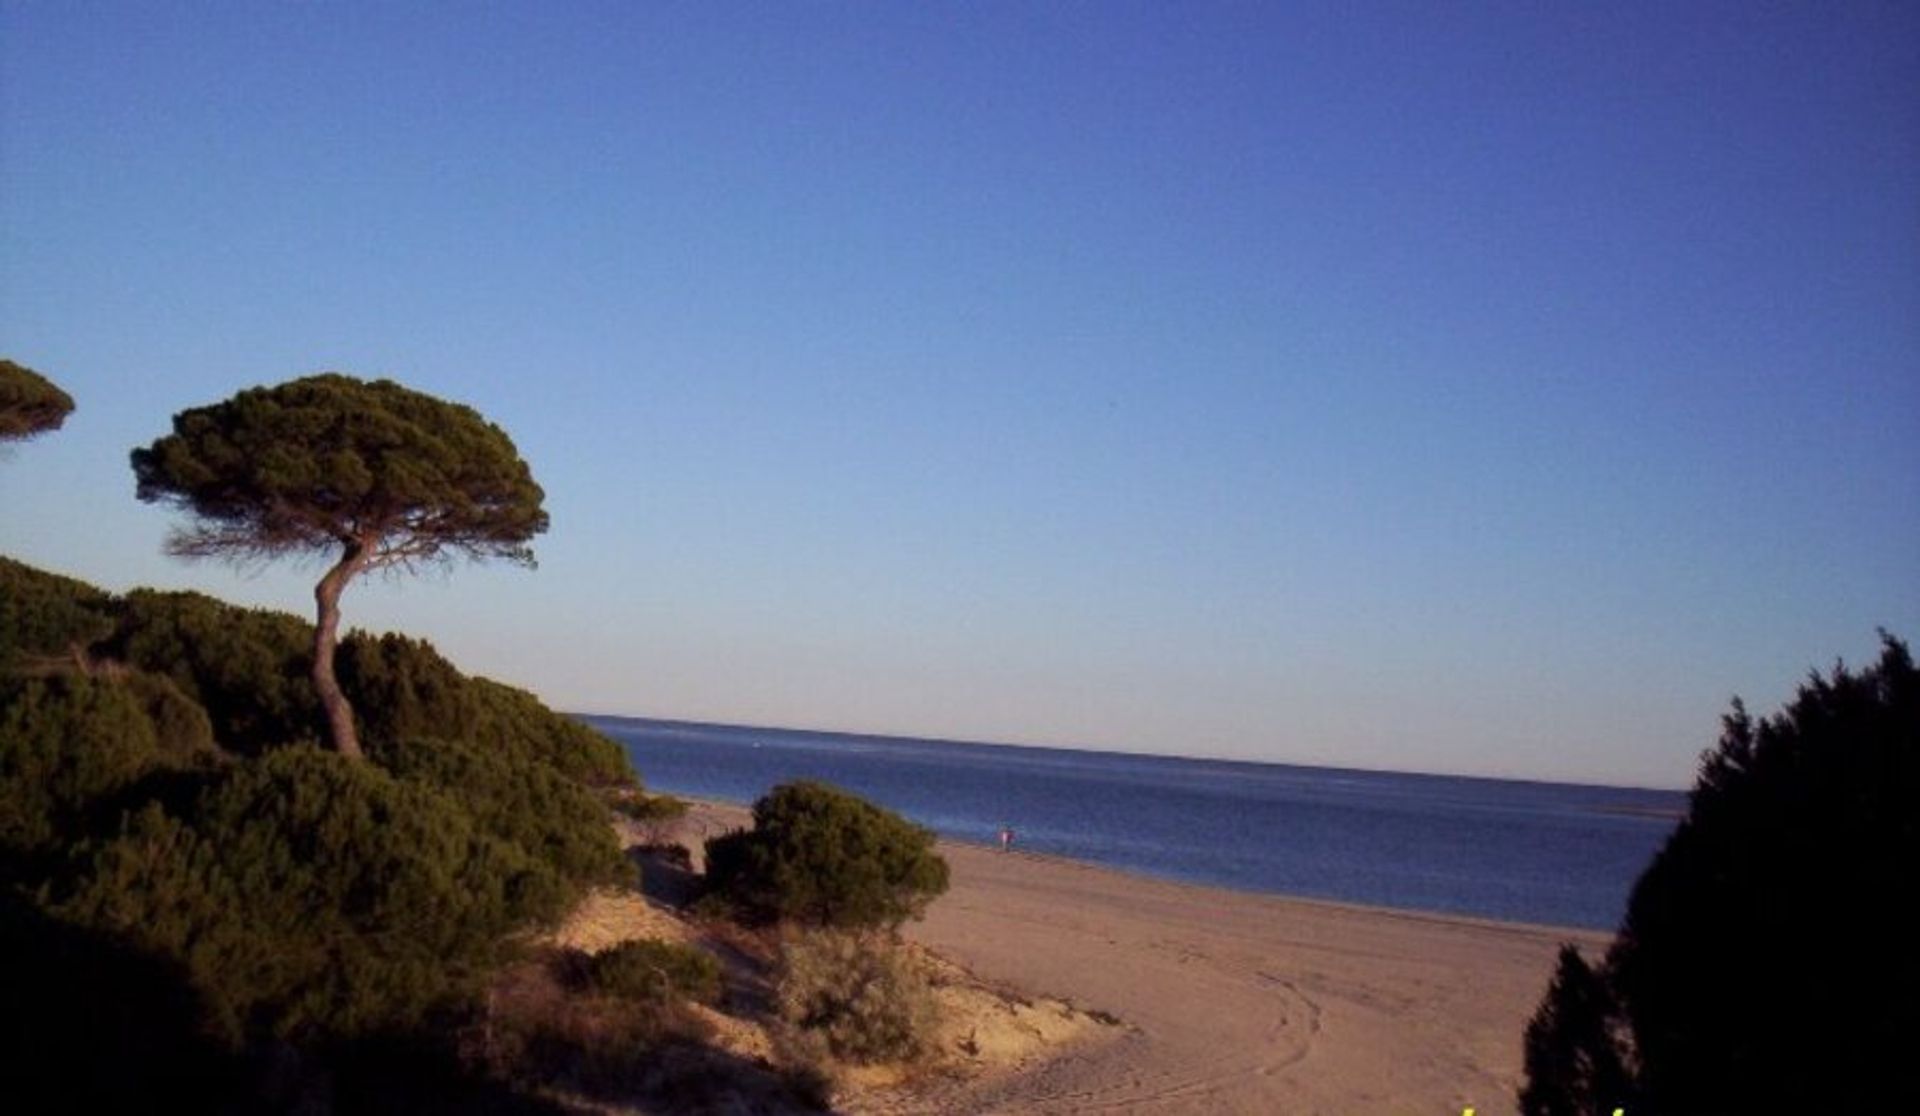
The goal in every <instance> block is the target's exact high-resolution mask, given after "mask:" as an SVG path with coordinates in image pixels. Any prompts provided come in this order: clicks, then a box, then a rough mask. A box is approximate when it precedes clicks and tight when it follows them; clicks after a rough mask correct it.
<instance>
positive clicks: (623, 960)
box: [586, 940, 720, 1004]
mask: <svg viewBox="0 0 1920 1116" xmlns="http://www.w3.org/2000/svg"><path fill="white" fill-rule="evenodd" d="M586 976H587V983H588V985H589V986H590V987H592V988H594V989H595V990H597V991H600V992H604V993H606V994H607V995H610V996H618V997H620V998H622V999H628V1000H640V1001H658V1000H662V999H667V998H670V997H673V996H681V997H684V998H686V999H689V1000H695V1001H698V1002H700V1003H703V1004H710V1003H714V1002H715V1001H717V1000H719V998H720V962H719V961H717V960H715V959H714V957H713V955H712V954H710V953H707V952H706V951H705V950H701V949H696V948H695V947H693V946H690V945H681V944H680V943H678V942H667V941H657V940H655V941H633V942H621V943H620V944H619V945H616V946H613V947H612V948H610V949H605V950H602V951H601V952H599V953H596V954H593V955H592V956H591V957H589V958H587V961H586Z"/></svg>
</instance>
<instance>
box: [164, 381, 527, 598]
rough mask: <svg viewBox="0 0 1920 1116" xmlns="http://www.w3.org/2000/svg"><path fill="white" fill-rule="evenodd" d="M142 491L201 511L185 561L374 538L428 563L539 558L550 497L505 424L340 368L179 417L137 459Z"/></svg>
mask: <svg viewBox="0 0 1920 1116" xmlns="http://www.w3.org/2000/svg"><path fill="white" fill-rule="evenodd" d="M132 460H133V471H134V476H135V478H136V479H137V481H138V484H137V488H136V493H137V495H138V496H139V497H140V499H142V500H145V501H165V502H167V503H171V504H174V505H177V506H178V507H180V508H181V509H183V510H185V511H187V512H190V513H191V514H192V515H193V516H194V517H195V519H196V521H197V524H196V526H195V527H193V528H190V529H187V530H185V531H183V532H181V533H180V534H179V535H178V536H176V541H175V548H176V550H178V551H180V552H182V553H187V554H213V553H240V554H261V553H265V554H280V553H287V552H291V551H300V550H308V551H321V552H328V553H337V552H338V551H339V550H340V542H341V540H342V539H343V538H348V537H362V536H366V537H368V538H369V539H370V541H372V542H374V543H375V544H377V548H378V549H380V550H382V551H383V552H387V553H390V554H392V555H393V556H394V557H396V558H397V559H401V560H407V561H412V560H419V559H425V558H431V557H434V556H436V555H438V554H439V553H440V552H441V551H442V550H445V549H454V550H458V551H463V552H465V553H467V554H470V555H473V556H475V557H504V558H508V559H511V560H515V561H522V562H530V561H531V560H532V552H531V550H530V549H529V548H528V546H527V540H529V539H531V538H532V537H533V536H534V535H537V534H539V533H541V532H542V531H545V530H546V529H547V513H546V512H545V511H544V510H543V509H542V508H541V501H542V499H543V498H544V494H543V493H542V492H541V491H540V486H539V485H537V484H535V483H534V481H533V475H532V473H531V471H529V470H528V468H527V464H526V462H524V461H522V460H521V459H520V455H519V452H518V451H517V450H515V448H514V445H513V442H512V441H511V440H510V439H509V438H508V437H507V435H506V433H505V432H504V431H502V430H501V429H500V428H499V427H497V426H495V425H493V424H492V423H489V422H487V421H486V420H485V419H484V418H482V417H481V416H480V414H479V413H478V412H476V411H475V410H473V409H472V408H471V407H466V406H463V405H461V404H458V403H449V402H447V401H445V400H442V399H436V398H434V397H433V396H430V395H426V394H423V393H421V392H417V391H413V390H411V389H409V388H406V387H403V386H401V385H400V384H396V383H393V382H392V381H389V380H379V381H374V382H367V381H363V380H358V379H355V378H353V377H351V376H343V375H338V374H333V373H328V374H325V375H319V376H308V377H305V378H303V379H298V380H293V381H290V382H288V383H284V384H279V385H277V386H274V387H258V388H250V389H248V390H246V391H242V392H240V393H239V394H237V395H235V396H234V397H233V398H231V399H228V400H226V401H224V402H220V403H214V404H211V405H208V406H205V407H195V408H192V409H189V410H185V411H182V412H180V413H179V414H178V415H175V416H174V419H173V433H171V434H169V435H167V436H166V437H163V438H160V439H159V440H157V441H155V442H154V443H153V444H152V445H150V446H148V447H146V448H144V449H136V450H134V451H133V458H132Z"/></svg>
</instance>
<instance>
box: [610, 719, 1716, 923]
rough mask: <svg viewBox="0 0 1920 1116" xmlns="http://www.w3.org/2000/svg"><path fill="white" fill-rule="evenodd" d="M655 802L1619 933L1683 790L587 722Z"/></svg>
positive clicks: (1226, 883) (1196, 879) (1177, 876)
mask: <svg viewBox="0 0 1920 1116" xmlns="http://www.w3.org/2000/svg"><path fill="white" fill-rule="evenodd" d="M582 719H583V720H585V721H586V722H587V723H589V724H591V725H593V726H594V727H595V728H598V729H600V730H601V731H602V732H605V733H607V734H608V735H610V736H612V737H613V738H614V739H615V740H618V741H620V742H621V743H622V744H624V745H625V746H626V748H627V751H628V752H629V754H631V755H632V757H633V761H634V765H635V766H636V767H637V768H639V770H640V772H641V774H642V776H643V777H644V778H645V780H646V783H647V785H648V786H649V787H650V788H652V789H654V790H658V791H665V792H669V793H672V794H678V795H686V796H690V797H696V798H706V799H714V800H719V801H724V802H736V803H742V804H745V803H751V802H752V801H753V800H754V799H755V798H758V797H759V796H761V795H762V794H765V793H766V792H767V791H768V790H770V789H771V788H773V787H774V786H776V785H777V784H779V783H782V782H786V781H789V780H794V779H819V780H823V781H825V782H829V783H832V784H835V785H836V786H840V787H844V788H846V789H848V790H851V791H853V792H855V793H856V794H859V795H861V796H863V797H866V798H868V799H870V800H872V801H874V802H877V803H879V804H881V805H883V806H886V807H887V808H889V809H892V810H895V811H897V812H899V813H901V814H903V815H905V816H906V817H908V818H911V819H912V820H914V821H916V822H918V823H920V824H921V825H924V826H926V827H928V828H930V829H932V830H934V831H935V832H937V833H939V834H940V835H941V836H942V837H944V838H951V839H957V840H962V841H975V842H983V843H991V842H994V841H995V840H997V835H998V833H999V831H1000V829H1001V827H1002V826H1007V827H1010V828H1012V830H1013V831H1014V835H1015V847H1016V848H1017V849H1021V850H1026V851H1030V852H1038V853H1047V854H1052V855H1057V856H1065V857H1073V858H1076V859H1080V860H1086V861H1091V862H1093V863H1096V864H1104V865H1108V866H1110V867H1114V868H1120V869H1125V870H1127V871H1130V872H1139V873H1144V874H1147V875H1150V876H1159V877H1164V878H1167V879H1172V880H1180V881H1185V882H1188V883H1198V884H1210V885H1216V886H1220V887H1228V888H1234V889H1238V890H1241V891H1251V892H1263V893H1269V894H1276V895H1294V896H1305V897H1309V898H1315V899H1330V900H1336V901H1341V902H1349V903H1364V904H1369V905H1373V906H1383V907H1396V908H1401V909H1405V910H1415V911H1433V912H1441V913H1446V914H1460V915H1472V916H1478V917H1482V918H1491V919H1500V920H1505V921H1513V922H1528V923H1537V924H1545V925H1552V926H1566V927H1581V928H1588V929H1595V930H1611V929H1614V928H1615V927H1616V926H1617V925H1618V924H1619V921H1620V917H1621V915H1622V914H1623V913H1624V912H1625V910H1626V902H1627V896H1628V893H1629V892H1630V891H1631V889H1632V887H1633V883H1634V881H1635V880H1636V879H1637V878H1638V877H1639V875H1640V873H1641V871H1642V870H1643V869H1645V867H1646V866H1647V863H1648V861H1649V860H1650V859H1651V858H1652V857H1653V855H1654V853H1655V852H1656V851H1658V850H1659V848H1660V846H1661V845H1662V843H1663V842H1665V840H1666V838H1667V835H1668V834H1669V833H1671V832H1672V830H1673V828H1674V826H1675V825H1676V824H1677V822H1678V819H1679V817H1680V816H1681V814H1682V813H1683V812H1684V810H1685V807H1686V795H1685V793H1684V792H1681V791H1670V790H1645V789H1634V788H1623V787H1604V786H1584V785H1578V784H1570V783H1540V782H1520V781H1513V780H1502V779H1482V778H1468V777H1462V776H1452V775H1422V774H1405V773H1394V772H1383V771H1358V770H1347V769H1342V768H1333V767H1301V766H1292V765H1288V764H1272V763H1248V762H1239V761H1232V760H1215V759H1191V758H1184V757H1173V756H1157V755H1139V754H1127V753H1118V752H1098V751H1081V750H1077V749H1066V748H1038V747H1014V746H1009V745H995V744H969V743H962V742H956V741H945V740H915V739H906V738H900V737H877V736H859V735H849V734H844V733H833V732H809V731H801V730H793V729H771V728H743V727H737V726H730V725H710V724H693V723H688V722H679V721H658V720H645V719H637V718H627V717H601V716H586V717H583V718H582Z"/></svg>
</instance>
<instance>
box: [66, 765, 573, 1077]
mask: <svg viewBox="0 0 1920 1116" xmlns="http://www.w3.org/2000/svg"><path fill="white" fill-rule="evenodd" d="M565 894H566V891H565V888H564V886H563V885H562V884H561V882H560V881H559V880H558V879H557V878H556V877H555V875H554V874H553V872H552V871H551V870H550V869H549V868H547V867H546V866H545V865H543V864H541V863H539V862H538V861H535V860H533V859H532V858H530V857H528V856H527V855H525V854H524V853H522V852H521V851H520V850H519V849H517V848H515V847H514V846H512V845H509V844H507V843H505V842H502V841H499V840H496V839H494V838H492V837H490V836H488V835H486V834H484V833H482V832H480V831H479V829H478V828H477V827H476V826H475V825H474V824H473V822H472V821H471V820H470V819H469V818H468V816H467V814H466V813H465V812H464V811H463V810H461V809H460V807H459V805H458V804H457V803H456V802H455V801H454V800H452V799H451V798H448V797H447V796H445V795H444V794H442V793H440V792H438V791H436V790H434V789H432V788H430V787H427V786H424V785H422V784H420V783H417V782H411V781H405V780H395V779H394V778H392V777H391V776H389V775H387V774H386V773H385V772H383V771H381V770H379V769H378V768H376V767H373V766H371V765H368V764H364V763H355V762H352V761H350V760H346V759H344V758H342V757H339V756H337V755H333V754H329V753H325V752H320V751H317V750H314V749H310V748H288V749H282V750H280V751H277V752H274V753H273V754H271V755H268V756H266V757H265V758H263V759H260V760H256V761H254V762H251V763H248V764H244V765H241V766H239V767H237V768H235V769H234V770H233V771H232V772H231V773H230V774H228V775H227V776H226V777H225V778H223V779H222V780H220V781H219V782H218V783H216V784H214V785H213V786H211V787H210V788H209V789H208V790H207V791H206V792H205V793H204V794H203V795H202V796H201V798H200V800H199V801H198V803H196V805H195V807H194V808H193V810H192V811H191V815H190V816H189V817H188V818H185V819H179V818H175V817H172V816H170V815H168V814H166V813H164V812H163V811H161V810H160V809H159V808H157V807H151V806H150V807H148V808H146V809H144V810H142V811H141V812H140V813H138V814H136V815H135V816H133V817H132V818H131V819H130V821H129V822H128V823H127V825H126V827H125V829H124V831H123V833H122V834H121V835H120V836H119V837H118V838H116V839H114V840H112V841H110V842H107V843H105V844H103V845H102V846H101V847H100V848H99V849H98V850H97V851H96V852H95V854H94V856H93V858H92V863H91V865H90V870H89V871H88V872H87V873H86V876H85V878H84V879H83V881H82V882H81V883H80V885H79V886H78V887H77V888H76V890H75V892H74V894H73V895H72V896H71V897H70V898H69V899H67V900H66V901H65V902H64V903H62V904H61V905H60V908H59V910H60V913H61V915H62V916H63V917H65V918H68V919H70V920H72V921H74V922H76V923H78V924H80V925H83V926H88V927H93V928H96V929H99V930H103V931H108V932H113V933H118V934H120V935H123V936H124V937H125V938H126V939H127V940H129V941H131V942H133V943H134V944H136V945H137V946H139V947H141V948H144V949H149V950H153V951H155V952H158V953H160V954H163V955H166V956H170V957H175V958H179V959H180V960H181V961H182V962H183V963H184V964H185V966H186V968H187V971H188V972H189V974H190V976H191V978H192V981H193V983H194V985H195V987H196V989H197V991H198V992H199V993H200V995H201V996H202V997H203V998H204V999H205V1000H206V1002H207V1004H208V1005H209V1009H210V1010H211V1012H212V1013H213V1016H214V1022H215V1024H216V1026H217V1027H218V1028H219V1030H220V1031H221V1032H223V1033H225V1034H227V1035H229V1036H231V1037H233V1038H235V1039H240V1038H244V1037H247V1036H250V1035H256V1034H273V1035H288V1036H295V1037H317V1036H350V1035H354V1034H360V1033H366V1032H368V1031H373V1030H378V1029H381V1028H390V1027H404V1026H407V1025H410V1024H413V1023H415V1022H417V1021H418V1020H419V1019H420V1018H421V1017H422V1016H423V1014H424V1013H425V1012H426V1011H427V1010H428V1009H430V1008H432V1007H433V1006H435V1005H437V1004H442V1003H446V1002H448V1001H450V1000H453V999H457V998H458V997H460V996H461V995H462V994H463V993H466V992H468V991H470V990H471V989H472V987H473V986H474V984H475V982H476V981H477V979H478V977H479V976H480V975H481V974H482V973H483V972H484V970H485V969H486V967H487V966H488V965H490V964H492V963H493V962H495V961H496V960H497V959H498V958H499V957H500V956H501V950H502V948H503V946H502V937H503V935H505V934H506V933H507V932H508V931H510V930H512V929H514V928H516V927H519V926H523V925H526V924H528V923H535V922H540V921H544V920H547V919H551V918H552V917H554V916H556V915H557V914H558V913H559V912H560V909H561V907H562V904H563V902H564V899H565Z"/></svg>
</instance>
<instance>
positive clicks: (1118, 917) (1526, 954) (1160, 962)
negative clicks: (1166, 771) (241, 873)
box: [688, 804, 1605, 1116]
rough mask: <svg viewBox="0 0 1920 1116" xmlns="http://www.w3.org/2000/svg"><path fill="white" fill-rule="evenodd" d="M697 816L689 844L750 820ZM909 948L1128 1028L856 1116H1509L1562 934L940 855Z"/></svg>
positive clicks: (998, 858)
mask: <svg viewBox="0 0 1920 1116" xmlns="http://www.w3.org/2000/svg"><path fill="white" fill-rule="evenodd" d="M745 818H746V814H745V811H743V810H741V809H740V808H738V807H728V806H712V805H704V804H703V806H702V807H701V808H700V809H699V810H698V811H696V814H695V816H694V817H693V818H690V819H688V820H689V821H691V822H694V827H695V832H693V833H689V834H688V836H690V837H694V838H696V840H697V838H698V835H699V834H700V833H702V832H718V831H719V830H720V829H722V828H725V827H726V826H728V825H734V824H741V823H742V822H744V820H745ZM940 851H941V853H942V854H943V855H944V856H946V858H947V860H948V862H949V863H950V865H951V866H952V886H951V889H950V890H949V891H948V893H947V894H946V895H945V896H944V897H942V898H941V899H940V900H939V901H937V902H936V903H934V905H933V907H932V910H931V911H930V912H929V913H928V915H927V917H926V919H925V920H924V921H921V922H917V923H913V924H910V925H909V926H908V928H907V936H908V937H909V938H911V939H913V940H915V941H918V942H920V943H922V944H924V945H926V946H927V947H929V948H930V949H933V950H935V951H936V952H938V953H940V954H942V955H944V956H945V957H947V958H949V959H951V960H953V961H955V962H958V963H960V964H962V965H964V966H966V967H967V968H969V969H971V970H972V971H973V972H974V974H975V975H976V976H978V977H979V978H981V979H983V980H985V981H988V982H991V983H994V984H998V985H1000V986H1003V987H1005V988H1007V989H1009V990H1011V991H1014V992H1017V993H1020V994H1024V995H1030V996H1047V997H1057V998H1060V999H1063V1000H1066V1001H1069V1002H1071V1003H1073V1004H1074V1005H1076V1006H1078V1007H1080V1008H1082V1009H1085V1010H1088V1011H1093V1012H1104V1013H1111V1014H1112V1015H1114V1016H1117V1017H1119V1019H1120V1020H1121V1021H1122V1022H1123V1024H1124V1025H1123V1026H1122V1027H1117V1028H1109V1029H1106V1033H1104V1034H1102V1035H1100V1036H1096V1037H1095V1038H1092V1039H1089V1040H1087V1041H1083V1042H1079V1043H1077V1044H1071V1045H1068V1046H1065V1047H1063V1048H1057V1049H1050V1050H1047V1051H1045V1052H1044V1053H1043V1054H1041V1055H1036V1056H1035V1057H1034V1058H1032V1059H1030V1060H1029V1061H1028V1062H1027V1064H1025V1065H1023V1066H1020V1067H1018V1068H1016V1069H1014V1070H1011V1071H1008V1072H1004V1073H999V1074H990V1075H986V1076H983V1077H979V1078H975V1079H971V1080H963V1081H957V1082H951V1083H942V1084H937V1085H934V1086H932V1087H931V1088H928V1089H925V1090H924V1091H922V1092H920V1093H918V1094H915V1095H912V1096H906V1097H888V1098H874V1102H875V1103H872V1104H862V1103H859V1102H858V1101H856V1102H855V1103H853V1104H852V1105H850V1106H849V1107H850V1109H851V1110H854V1111H863V1110H864V1111H915V1112H1061V1113H1065V1112H1143V1113H1153V1112H1164V1113H1174V1112H1208V1113H1238V1112H1245V1113H1277V1112H1285V1113H1313V1112H1324V1113H1342V1114H1346V1113H1358V1112H1394V1113H1452V1114H1455V1116H1457V1114H1458V1113H1460V1112H1461V1111H1462V1110H1463V1109H1465V1108H1467V1107H1472V1108H1474V1109H1475V1111H1476V1112H1478V1113H1481V1114H1486V1113H1503V1112H1510V1111H1512V1110H1513V1108H1514V1090H1515V1088H1516V1086H1517V1084H1518V1081H1519V1072H1520V1039H1521V1032H1522V1030H1523V1028H1524V1027H1525V1025H1526V1021H1527V1019H1528V1017H1529V1016H1530V1015H1531V1013H1532V1011H1533V1009H1534V1006H1535V1005H1536V1004H1537V1002H1538V1000H1539V997H1540V994H1541V992H1542V990H1543V989H1544V988H1545V986H1546V981H1547V978H1548V976H1549V974H1550V972H1551V969H1552V965H1553V958H1554V953H1555V951H1556V949H1557V948H1558V945H1559V943H1560V942H1562V941H1568V940H1572V941H1577V942H1580V943H1582V944H1583V945H1588V946H1593V947H1596V948H1597V947H1599V946H1601V945H1602V944H1604V941H1605V937H1604V936H1602V935H1597V934H1594V933H1592V932H1590V931H1580V930H1565V929H1558V928H1551V927H1536V926H1524V925H1517V924H1509V923H1499V922H1490V921H1484V920H1475V919H1466V918H1455V917H1449V916H1439V915H1427V914H1420V913H1413V912H1401V911H1391V910H1383V909H1377V908H1365V907H1357V906H1345V905H1341V904H1334V903H1322V902H1315V901H1307V900H1297V899H1287V898H1278V897H1271V896H1261V895H1249V894H1243V893H1238V892H1232V891H1224V890H1220V889H1216V888H1206V887H1194V886H1188V885H1183V884H1176V883H1169V882H1165V881H1160V880H1154V879H1149V878H1145V877H1140V876H1134V875H1129V874H1126V873H1123V872H1117V871H1112V870H1109V869H1104V868H1099V867H1095V866H1091V865H1087V864H1083V863H1079V862H1075V861H1068V860H1063V859H1058V858H1053V857H1047V856H1040V855H1035V854H1030V853H1024V852H1018V851H1016V852H1013V853H1001V852H999V851H998V850H996V849H989V848H985V847H980V846H974V845H967V844H960V843H955V842H945V843H943V844H942V845H941V850H940Z"/></svg>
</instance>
